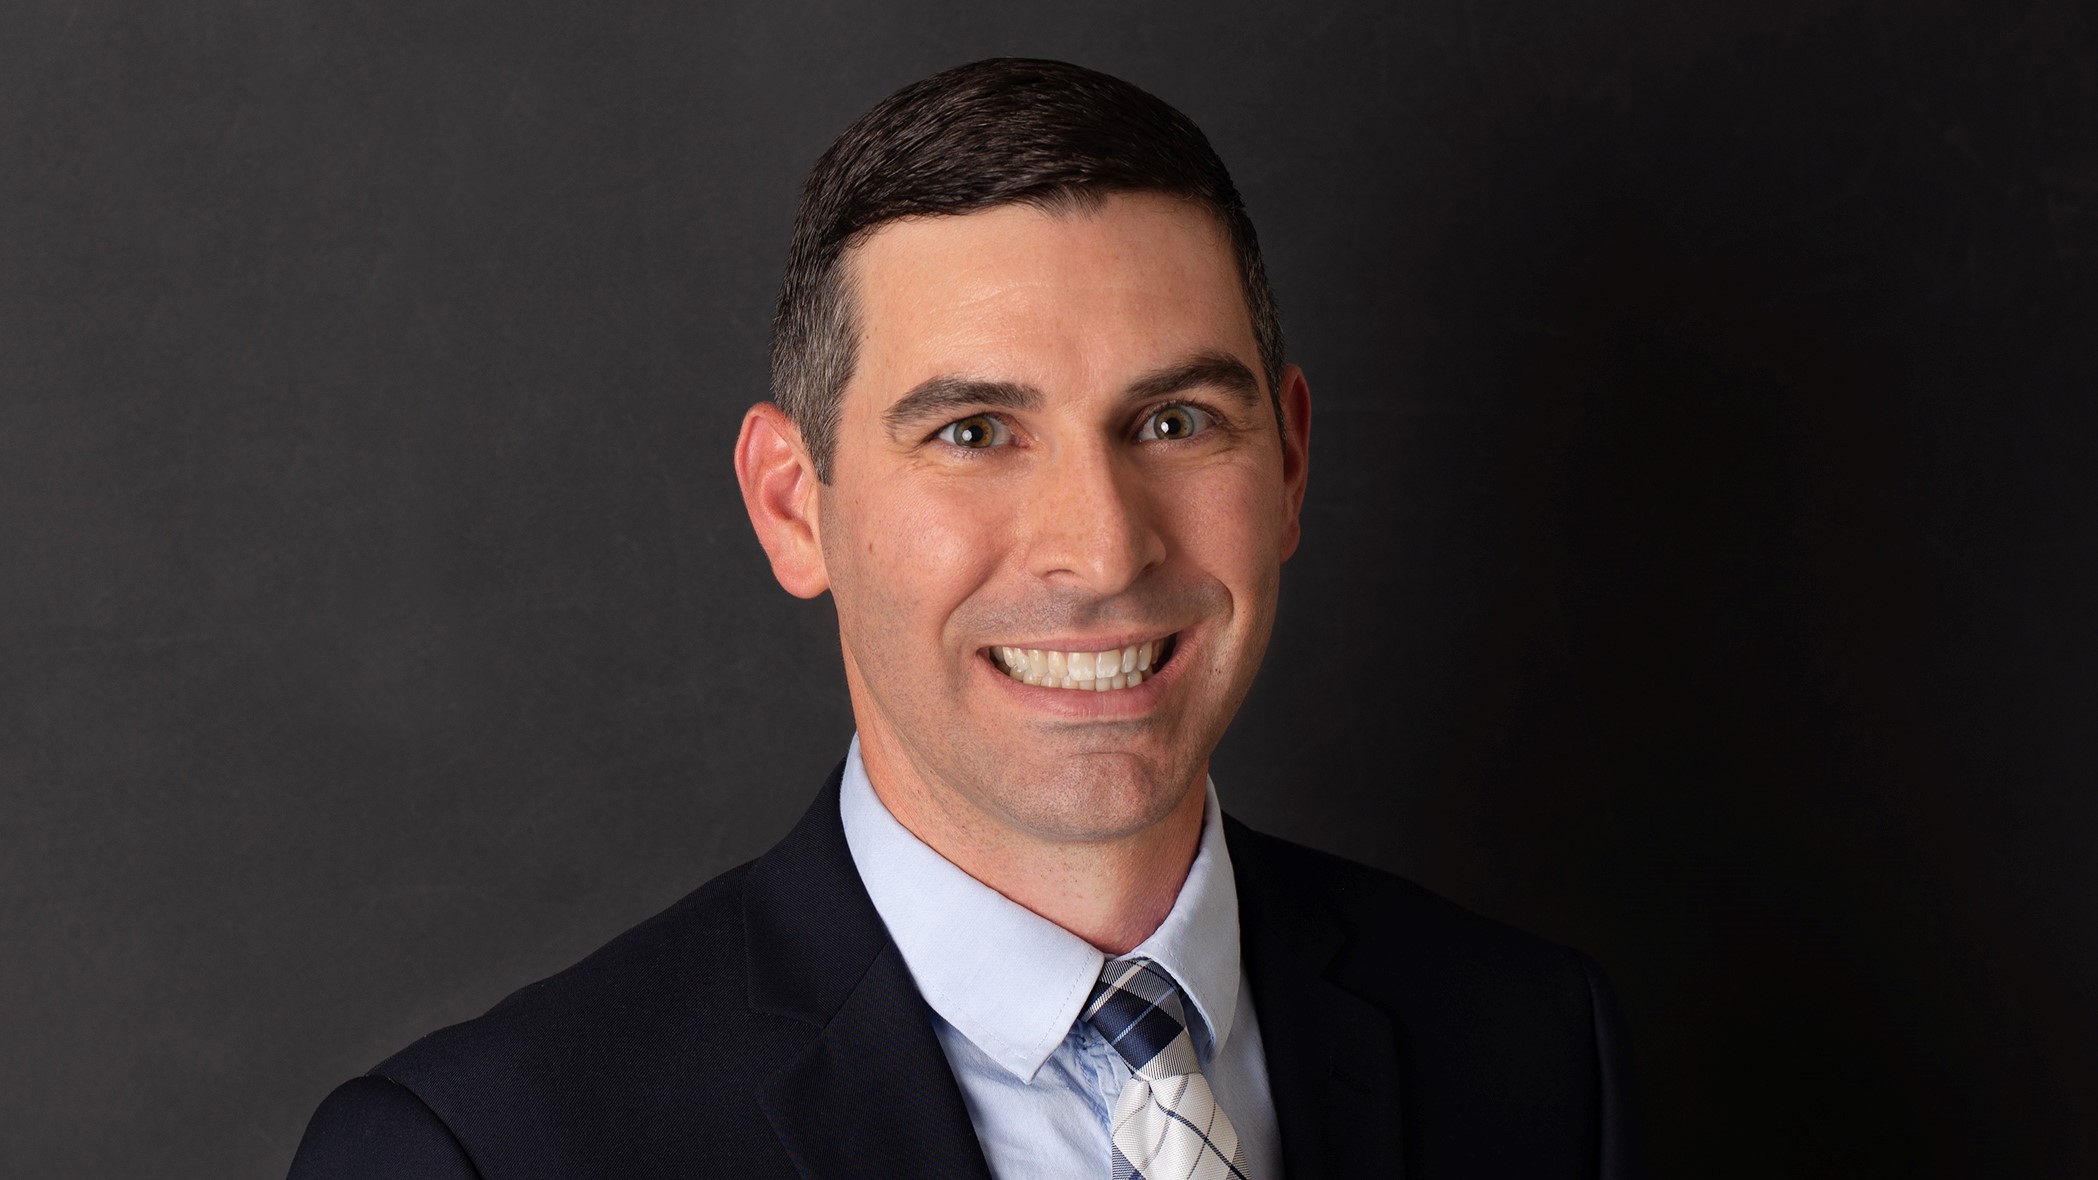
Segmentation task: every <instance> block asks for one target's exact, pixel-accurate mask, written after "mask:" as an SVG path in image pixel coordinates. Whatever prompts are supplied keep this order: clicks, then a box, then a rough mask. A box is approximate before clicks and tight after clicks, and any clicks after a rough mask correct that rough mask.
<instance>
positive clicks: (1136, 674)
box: [990, 639, 1165, 692]
mask: <svg viewBox="0 0 2098 1180" xmlns="http://www.w3.org/2000/svg"><path fill="white" fill-rule="evenodd" d="M1164 648H1165V640H1162V639H1147V640H1145V641H1144V642H1142V643H1132V644H1130V645H1128V646H1127V647H1119V648H1111V649H1109V650H1107V651H1099V652H1093V651H1069V652H1065V651H1044V650H1042V649H1041V648H1034V647H1027V648H1021V647H1007V646H997V647H993V648H991V649H990V654H991V658H992V659H993V660H994V661H996V662H997V663H998V664H999V665H1000V666H1001V668H1002V669H1003V670H1004V672H1005V674H1006V675H1008V676H1010V677H1012V678H1013V679H1014V680H1018V681H1020V682H1021V683H1023V684H1039V685H1042V686H1045V687H1048V688H1068V689H1075V690H1077V691H1079V692H1113V691H1115V690H1116V689H1122V688H1135V687H1136V686H1137V685H1139V684H1142V683H1143V682H1144V681H1145V680H1146V679H1148V678H1149V676H1150V673H1151V665H1152V662H1153V661H1154V659H1155V658H1156V657H1157V656H1158V655H1159V653H1160V652H1162V651H1163V650H1164Z"/></svg>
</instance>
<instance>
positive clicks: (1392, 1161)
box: [1224, 816, 1405, 1177]
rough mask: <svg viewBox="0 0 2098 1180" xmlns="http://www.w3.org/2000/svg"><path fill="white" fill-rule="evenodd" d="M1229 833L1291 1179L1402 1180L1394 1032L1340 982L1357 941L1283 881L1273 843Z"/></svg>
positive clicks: (1312, 898) (1299, 887) (1244, 939)
mask: <svg viewBox="0 0 2098 1180" xmlns="http://www.w3.org/2000/svg"><path fill="white" fill-rule="evenodd" d="M1224 825H1225V826H1224V835H1225V839H1226V841H1227V842H1228V844H1229V846H1230V849H1231V865H1232V870H1233V871H1232V875H1233V877H1234V878H1236V882H1237V885H1238V909H1239V941H1240V945H1241V948H1242V951H1243V953H1244V956H1245V969H1246V976H1247V978H1248V979H1249V980H1250V981H1251V983H1252V988H1253V1002H1254V1006H1255V1007H1254V1010H1255V1012H1256V1013H1257V1014H1258V1018H1259V1020H1260V1040H1261V1043H1262V1044H1263V1045H1264V1046H1265V1047H1266V1052H1267V1064H1268V1084H1269V1088H1270V1089H1271V1090H1272V1091H1273V1094H1274V1098H1275V1117H1276V1120H1277V1122H1278V1123H1279V1124H1280V1126H1281V1131H1282V1155H1283V1160H1284V1164H1285V1166H1286V1168H1287V1171H1288V1173H1289V1175H1291V1176H1293V1177H1319V1176H1380V1177H1382V1176H1391V1177H1401V1176H1403V1175H1404V1174H1405V1164H1404V1160H1403V1155H1402V1146H1403V1136H1402V1134H1401V1129H1400V1125H1399V1124H1400V1119H1399V1115H1400V1111H1399V1077H1398V1052H1397V1048H1396V1046H1395V1045H1394V1043H1393V1035H1392V1028H1391V1021H1390V1019H1389V1018H1387V1017H1386V1016H1385V1015H1384V1013H1382V1012H1381V1011H1379V1010H1378V1009H1377V1008H1375V1007H1374V1006H1372V1005H1371V1004H1369V1003H1368V1002H1366V1001H1365V1000H1363V999H1362V998H1361V997H1360V996H1357V995H1356V994H1355V993H1353V992H1351V991H1349V990H1348V989H1347V988H1345V987H1343V986H1342V985H1341V984H1339V983H1337V982H1335V979H1334V972H1335V968H1336V966H1337V964H1338V960H1339V959H1340V956H1341V954H1342V953H1343V952H1344V951H1345V950H1346V949H1347V946H1348V942H1349V939H1350V938H1351V937H1352V932H1350V931H1349V930H1347V929H1346V928H1345V927H1343V926H1342V925H1341V923H1340V922H1339V920H1338V919H1337V918H1336V917H1335V916H1334V914H1333V912H1332V911H1331V909H1329V908H1328V907H1327V906H1326V905H1325V904H1324V902H1323V899H1321V898H1319V897H1318V896H1316V895H1315V894H1312V893H1311V892H1310V891H1308V890H1306V889H1305V888H1304V886H1303V884H1302V883H1301V882H1300V881H1296V880H1292V879H1291V877H1290V875H1289V874H1286V873H1284V872H1282V871H1280V868H1279V866H1278V865H1277V864H1276V861H1275V856H1274V852H1275V848H1276V846H1277V845H1278V844H1279V842H1278V841H1275V840H1273V839H1272V838H1271V837H1267V836H1263V835H1261V834H1259V833H1257V832H1254V831H1253V830H1251V829H1249V828H1247V827H1245V826H1244V825H1243V824H1240V823H1238V822H1237V821H1236V820H1233V819H1231V818H1230V817H1228V816H1227V817H1226V818H1225V820H1224Z"/></svg>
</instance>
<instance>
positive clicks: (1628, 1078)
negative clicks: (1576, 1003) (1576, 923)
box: [1580, 955, 1647, 1180]
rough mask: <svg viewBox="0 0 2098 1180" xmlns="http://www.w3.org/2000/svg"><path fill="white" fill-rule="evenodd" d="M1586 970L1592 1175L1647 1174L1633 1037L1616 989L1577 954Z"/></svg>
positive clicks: (1634, 1179) (1638, 1179)
mask: <svg viewBox="0 0 2098 1180" xmlns="http://www.w3.org/2000/svg"><path fill="white" fill-rule="evenodd" d="M1580 959H1581V969H1582V970H1583V971H1585V972H1587V974H1588V997H1589V1005H1590V1009H1591V1011H1592V1013H1593V1016H1594V1021H1595V1057H1596V1073H1597V1078H1596V1087H1597V1101H1598V1104H1599V1106H1600V1110H1599V1112H1598V1117H1599V1121H1600V1126H1598V1127H1597V1134H1598V1148H1597V1153H1596V1154H1597V1160H1596V1175H1597V1176H1598V1177H1600V1178H1601V1180H1646V1176H1647V1170H1646V1152H1645V1143H1644V1141H1643V1139H1642V1137H1641V1135H1640V1129H1639V1117H1638V1110H1637V1107H1636V1104H1635V1102H1634V1100H1633V1093H1632V1060H1631V1057H1632V1053H1631V1048H1632V1046H1631V1040H1630V1038H1629V1036H1628V1035H1627V1034H1626V1032H1625V1024H1624V1013H1623V1012H1622V1011H1620V1010H1619V1009H1618V1007H1617V995H1616V993H1614V992H1613V991H1611V989H1610V981H1609V979H1608V978H1607V977H1605V976H1604V975H1603V969H1602V968H1601V967H1599V966H1597V965H1596V963H1595V960H1593V959H1591V958H1589V957H1588V956H1587V955H1581V956H1580Z"/></svg>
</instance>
